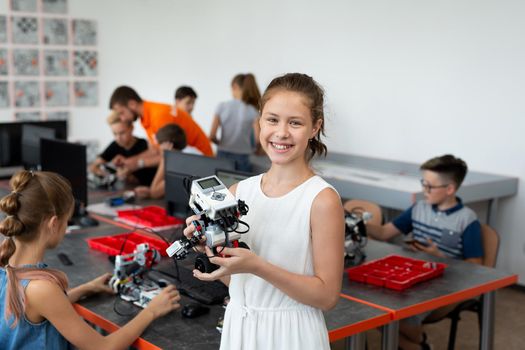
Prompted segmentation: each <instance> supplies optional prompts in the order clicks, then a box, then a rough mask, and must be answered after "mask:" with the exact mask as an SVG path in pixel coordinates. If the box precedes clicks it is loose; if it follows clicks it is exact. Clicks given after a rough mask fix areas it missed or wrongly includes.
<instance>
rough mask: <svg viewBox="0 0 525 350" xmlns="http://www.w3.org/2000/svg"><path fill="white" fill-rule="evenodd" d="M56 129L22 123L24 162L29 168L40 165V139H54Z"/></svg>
mask: <svg viewBox="0 0 525 350" xmlns="http://www.w3.org/2000/svg"><path fill="white" fill-rule="evenodd" d="M55 135H56V132H55V130H53V129H49V128H45V127H42V126H36V125H31V124H26V125H22V164H23V165H24V167H26V168H27V169H37V168H38V166H39V165H40V139H54V138H55Z"/></svg>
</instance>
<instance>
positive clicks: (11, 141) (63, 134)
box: [0, 120, 67, 176]
mask: <svg viewBox="0 0 525 350" xmlns="http://www.w3.org/2000/svg"><path fill="white" fill-rule="evenodd" d="M24 125H35V126H41V127H45V128H48V129H53V130H54V131H55V138H56V139H60V140H66V139H67V121H66V120H51V121H23V122H9V123H0V168H2V170H6V169H7V170H8V168H15V167H21V166H22V165H23V164H22V127H23V126H24ZM17 170H19V169H17ZM14 172H16V170H14V171H13V172H12V173H14ZM12 173H11V174H7V173H6V175H9V176H10V175H12Z"/></svg>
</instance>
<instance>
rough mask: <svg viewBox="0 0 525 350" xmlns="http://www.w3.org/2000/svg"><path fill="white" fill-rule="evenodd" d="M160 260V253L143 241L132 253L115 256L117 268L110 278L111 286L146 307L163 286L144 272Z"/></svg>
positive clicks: (127, 299) (121, 294) (128, 298)
mask: <svg viewBox="0 0 525 350" xmlns="http://www.w3.org/2000/svg"><path fill="white" fill-rule="evenodd" d="M159 261H160V253H159V252H158V251H157V250H155V249H153V248H150V246H149V244H148V243H142V244H139V245H138V246H137V248H136V249H135V250H134V251H133V253H131V254H124V255H117V256H115V269H114V270H113V276H112V277H111V279H110V280H109V285H110V287H111V288H112V289H113V290H114V291H115V292H116V293H118V294H119V296H120V298H121V299H123V300H126V301H130V302H133V303H134V304H135V305H137V306H140V307H142V308H144V307H146V306H147V304H148V303H149V302H150V301H151V299H152V298H153V297H155V295H157V294H158V293H160V291H161V289H162V288H161V287H160V286H159V285H158V284H157V283H156V282H154V281H151V280H147V279H145V278H144V274H145V273H146V272H147V271H149V270H150V269H151V268H152V266H153V265H155V264H157V263H158V262H159Z"/></svg>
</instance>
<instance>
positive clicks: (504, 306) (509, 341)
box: [367, 287, 525, 350]
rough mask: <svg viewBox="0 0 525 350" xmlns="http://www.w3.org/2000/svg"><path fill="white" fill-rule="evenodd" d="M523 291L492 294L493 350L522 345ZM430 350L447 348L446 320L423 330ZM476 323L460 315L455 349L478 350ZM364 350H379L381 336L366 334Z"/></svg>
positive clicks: (517, 349)
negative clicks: (493, 298)
mask: <svg viewBox="0 0 525 350" xmlns="http://www.w3.org/2000/svg"><path fill="white" fill-rule="evenodd" d="M524 311H525V291H524V290H522V289H516V288H512V287H511V288H504V289H501V290H499V291H498V292H497V293H496V322H495V338H494V349H495V350H499V349H504V350H521V349H523V348H524V346H523V343H524V342H525V333H524V332H523V330H525V317H523V312H524ZM425 329H426V332H427V334H428V337H429V343H430V344H431V345H432V349H433V350H443V349H446V348H447V344H448V334H449V331H450V320H448V319H447V320H443V321H441V322H438V323H435V324H430V325H426V326H425ZM478 339H479V332H478V320H477V316H476V314H474V313H473V312H464V313H463V314H462V316H461V321H459V325H458V333H457V338H456V349H461V350H470V349H472V350H475V349H478ZM367 340H368V349H369V350H375V349H381V334H380V333H379V331H377V330H373V331H369V332H368V333H367Z"/></svg>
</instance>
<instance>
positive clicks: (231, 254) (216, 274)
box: [193, 246, 261, 281]
mask: <svg viewBox="0 0 525 350" xmlns="http://www.w3.org/2000/svg"><path fill="white" fill-rule="evenodd" d="M220 249H221V248H218V250H219V252H220V253H221V254H224V255H227V256H228V257H227V258H222V257H213V258H210V262H211V263H213V264H216V265H219V268H218V269H217V270H215V271H213V272H212V273H202V272H200V271H199V270H193V275H194V276H195V277H196V278H198V279H200V280H202V281H215V280H217V279H219V278H221V277H224V276H228V275H233V274H236V273H254V271H256V270H257V268H258V266H259V263H260V262H261V258H259V256H257V255H256V254H255V253H254V252H252V251H251V250H249V249H245V248H224V249H223V250H222V251H221V250H220ZM206 255H208V256H209V257H210V256H213V252H212V251H211V249H210V248H209V247H207V246H206Z"/></svg>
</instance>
